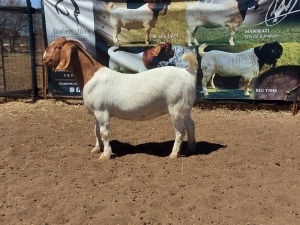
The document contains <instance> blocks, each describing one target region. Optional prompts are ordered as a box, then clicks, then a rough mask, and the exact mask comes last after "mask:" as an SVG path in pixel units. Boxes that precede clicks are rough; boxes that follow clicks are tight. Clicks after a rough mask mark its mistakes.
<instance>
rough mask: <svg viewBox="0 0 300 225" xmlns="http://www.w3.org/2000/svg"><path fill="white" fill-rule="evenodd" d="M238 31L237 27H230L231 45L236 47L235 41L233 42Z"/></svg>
mask: <svg viewBox="0 0 300 225" xmlns="http://www.w3.org/2000/svg"><path fill="white" fill-rule="evenodd" d="M236 29H237V27H235V26H229V32H230V37H229V44H230V45H231V46H234V45H235V44H234V41H233V38H234V35H235V32H236Z"/></svg>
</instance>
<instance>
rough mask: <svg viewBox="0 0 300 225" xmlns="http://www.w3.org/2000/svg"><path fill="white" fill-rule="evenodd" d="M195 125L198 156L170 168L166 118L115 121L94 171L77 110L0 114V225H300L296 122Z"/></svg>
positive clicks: (22, 109) (26, 108)
mask: <svg viewBox="0 0 300 225" xmlns="http://www.w3.org/2000/svg"><path fill="white" fill-rule="evenodd" d="M192 115H193V118H194V120H195V123H196V138H197V152H196V154H193V155H187V154H185V153H184V152H183V155H182V156H181V157H180V158H178V159H175V160H171V159H169V158H168V155H169V154H170V152H171V148H172V145H173V139H174V130H173V128H172V124H171V122H170V119H169V118H168V116H163V117H159V118H157V119H154V120H151V121H147V122H132V121H122V120H119V119H115V118H113V119H112V121H111V144H112V148H113V151H114V152H115V153H116V157H115V158H114V159H112V160H107V161H100V160H98V158H99V155H94V154H90V150H91V149H92V148H93V144H94V142H95V140H94V131H93V128H94V120H93V118H92V116H90V115H88V114H87V112H86V110H85V108H84V107H83V106H82V105H80V104H79V105H76V104H72V105H69V104H65V103H62V102H59V101H58V102H56V101H53V100H41V101H38V102H37V103H35V104H29V103H21V102H9V103H4V104H0V152H1V158H0V183H1V189H0V224H5V225H7V224H26V225H27V224H42V225H43V224H44V225H45V224H48V225H52V224H72V225H73V224H78V225H79V224H80V225H82V224H101V225H106V224H107V225H115V224H121V225H123V224H161V225H165V224H174V225H175V224H185V225H186V224H224V225H230V224H233V225H237V224H238V225H239V224H243V225H244V224H245V225H256V224H263V225H268V224H278V225H284V224H288V225H292V224H295V225H296V224H297V225H298V224H300V175H299V174H300V129H299V121H300V113H298V114H297V115H296V116H293V115H292V114H291V112H290V111H277V112H275V111H269V110H268V111H267V110H245V111H240V110H229V109H220V108H216V109H209V110H208V109H200V108H195V109H193V113H192ZM185 147H186V143H184V146H183V148H185ZM183 150H184V149H183Z"/></svg>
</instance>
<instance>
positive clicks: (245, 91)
mask: <svg viewBox="0 0 300 225" xmlns="http://www.w3.org/2000/svg"><path fill="white" fill-rule="evenodd" d="M250 83H251V79H250V78H247V77H245V87H244V95H245V96H250V93H249V86H250Z"/></svg>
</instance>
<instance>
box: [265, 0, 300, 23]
mask: <svg viewBox="0 0 300 225" xmlns="http://www.w3.org/2000/svg"><path fill="white" fill-rule="evenodd" d="M296 3H297V0H275V1H273V2H272V3H271V5H270V7H269V9H268V12H267V14H266V17H265V23H266V25H267V26H275V25H276V24H278V23H280V22H281V21H282V20H284V18H285V17H287V15H289V14H292V13H296V12H299V11H300V10H295V11H292V10H293V9H294V7H295V5H296Z"/></svg>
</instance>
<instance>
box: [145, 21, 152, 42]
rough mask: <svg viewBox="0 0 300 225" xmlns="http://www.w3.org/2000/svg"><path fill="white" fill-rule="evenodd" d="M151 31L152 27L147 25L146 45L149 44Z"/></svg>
mask: <svg viewBox="0 0 300 225" xmlns="http://www.w3.org/2000/svg"><path fill="white" fill-rule="evenodd" d="M150 31H151V27H149V26H146V27H145V32H146V34H145V43H146V45H149V36H150Z"/></svg>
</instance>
